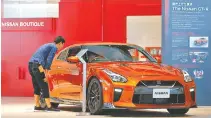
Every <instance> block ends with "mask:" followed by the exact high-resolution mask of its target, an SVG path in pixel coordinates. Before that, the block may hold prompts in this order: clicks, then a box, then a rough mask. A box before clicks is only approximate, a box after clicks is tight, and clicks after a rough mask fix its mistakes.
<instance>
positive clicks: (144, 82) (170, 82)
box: [137, 80, 177, 86]
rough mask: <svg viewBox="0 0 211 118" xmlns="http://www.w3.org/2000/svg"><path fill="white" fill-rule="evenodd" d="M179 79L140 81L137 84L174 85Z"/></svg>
mask: <svg viewBox="0 0 211 118" xmlns="http://www.w3.org/2000/svg"><path fill="white" fill-rule="evenodd" d="M176 83H177V81H159V80H158V81H140V82H139V84H138V85H137V86H142V85H143V86H174V85H175V84H176Z"/></svg>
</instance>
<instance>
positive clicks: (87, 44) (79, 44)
mask: <svg viewBox="0 0 211 118" xmlns="http://www.w3.org/2000/svg"><path fill="white" fill-rule="evenodd" d="M92 45H134V44H129V43H114V42H99V43H98V42H95V43H78V44H77V43H76V44H72V45H69V46H67V47H66V48H65V49H67V48H70V47H75V46H92Z"/></svg>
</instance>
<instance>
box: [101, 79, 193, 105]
mask: <svg viewBox="0 0 211 118" xmlns="http://www.w3.org/2000/svg"><path fill="white" fill-rule="evenodd" d="M178 83H182V82H179V81H178ZM180 85H181V86H174V87H171V88H169V89H170V98H153V89H156V88H162V86H159V87H156V86H154V87H146V86H137V85H136V86H133V85H123V84H114V85H113V86H112V87H111V86H110V87H105V86H104V87H103V88H104V89H107V90H104V93H105V92H106V93H105V94H104V95H106V96H105V97H106V98H105V97H104V98H105V99H104V107H105V108H109V107H111V108H134V109H142V108H143V109H157V108H159V109H160V108H193V107H196V102H195V101H196V100H195V97H196V95H195V94H196V91H195V90H196V88H195V84H194V82H190V83H182V84H180Z"/></svg>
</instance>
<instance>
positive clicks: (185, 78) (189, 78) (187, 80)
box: [182, 70, 193, 82]
mask: <svg viewBox="0 0 211 118" xmlns="http://www.w3.org/2000/svg"><path fill="white" fill-rule="evenodd" d="M182 72H183V75H184V80H185V82H191V81H193V79H192V78H191V76H190V75H189V74H188V72H187V71H185V70H183V71H182Z"/></svg>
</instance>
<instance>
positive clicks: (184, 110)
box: [167, 108, 189, 115]
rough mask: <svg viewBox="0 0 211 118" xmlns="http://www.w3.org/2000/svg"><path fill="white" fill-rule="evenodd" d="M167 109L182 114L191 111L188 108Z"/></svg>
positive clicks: (171, 112)
mask: <svg viewBox="0 0 211 118" xmlns="http://www.w3.org/2000/svg"><path fill="white" fill-rule="evenodd" d="M167 110H168V112H169V113H170V114H180V115H184V114H186V113H187V112H188V111H189V109H188V108H187V109H167Z"/></svg>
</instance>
